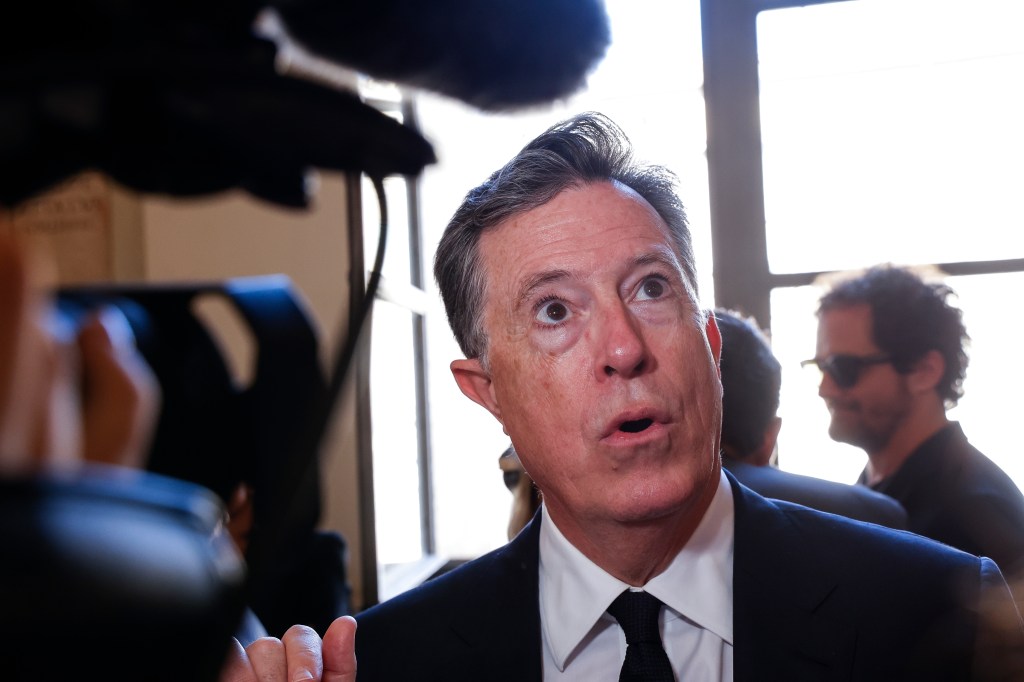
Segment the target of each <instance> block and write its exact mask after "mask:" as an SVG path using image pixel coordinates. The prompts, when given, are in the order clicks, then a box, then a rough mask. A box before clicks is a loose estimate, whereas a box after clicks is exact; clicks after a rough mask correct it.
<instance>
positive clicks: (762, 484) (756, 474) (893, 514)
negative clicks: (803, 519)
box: [724, 461, 907, 529]
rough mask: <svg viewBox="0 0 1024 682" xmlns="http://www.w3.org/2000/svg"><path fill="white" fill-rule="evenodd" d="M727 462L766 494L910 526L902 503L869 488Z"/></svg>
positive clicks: (873, 520) (742, 480)
mask: <svg viewBox="0 0 1024 682" xmlns="http://www.w3.org/2000/svg"><path fill="white" fill-rule="evenodd" d="M724 463H725V466H726V467H727V468H728V470H729V471H730V472H732V473H733V475H735V477H736V479H737V480H738V481H739V482H740V483H742V484H743V485H745V486H747V487H748V488H750V489H751V490H753V491H755V492H757V493H758V494H760V495H763V496H764V497H769V498H773V499H778V500H785V501H787V502H794V503H796V504H801V505H804V506H807V507H811V508H812V509H818V510H820V511H825V512H830V513H832V514H839V515H841V516H846V517H849V518H851V519H856V520H858V521H867V522H869V523H877V524H879V525H882V526H888V527H889V528H900V529H905V528H906V527H907V512H906V510H904V509H903V506H902V505H901V504H900V503H899V502H897V501H896V500H895V499H893V498H891V497H889V496H888V495H883V494H881V493H878V492H875V491H873V490H871V489H869V488H865V487H863V486H854V485H846V484H843V483H836V482H835V481H827V480H824V479H820V478H815V477H813V476H802V475H800V474H794V473H792V472H788V471H781V470H779V469H776V468H774V467H760V466H754V465H751V464H747V463H745V462H738V461H725V462H724Z"/></svg>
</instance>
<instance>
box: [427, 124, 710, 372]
mask: <svg viewBox="0 0 1024 682" xmlns="http://www.w3.org/2000/svg"><path fill="white" fill-rule="evenodd" d="M607 180H616V181H618V182H620V183H622V184H624V185H626V186H628V187H630V188H631V189H633V190H634V191H635V192H636V193H637V194H639V195H640V196H641V197H643V198H644V199H645V200H646V201H647V203H649V204H650V205H651V206H652V207H653V208H654V210H655V211H657V213H658V214H659V215H660V216H661V218H662V219H663V220H664V221H665V224H666V225H667V226H668V229H669V232H670V234H671V237H672V241H673V245H674V248H675V250H676V255H677V257H678V258H679V261H680V263H681V264H682V266H683V271H684V273H685V275H686V277H687V279H688V280H689V283H690V285H691V286H692V287H693V291H694V297H695V298H696V291H697V277H696V271H695V265H694V257H693V245H692V240H691V237H690V230H689V227H688V225H687V222H686V213H685V211H684V209H683V205H682V202H681V201H680V199H679V196H678V194H677V193H676V186H675V185H676V178H675V176H674V175H673V174H672V173H671V172H670V171H668V170H667V169H665V168H664V167H661V166H652V165H640V164H638V163H637V162H636V161H635V160H634V158H633V154H632V151H631V148H630V144H629V140H628V139H627V138H626V135H625V133H623V132H622V130H621V129H620V128H619V127H618V126H617V125H615V124H614V123H613V122H612V121H611V120H609V119H608V118H606V117H605V116H603V115H601V114H597V113H593V112H588V113H583V114H579V115H577V116H575V117H573V118H571V119H568V120H566V121H563V122H562V123H559V124H557V125H554V126H552V127H551V128H549V129H548V130H547V131H546V132H544V133H543V134H541V135H540V136H538V137H537V138H535V139H534V140H533V141H532V142H530V143H529V144H528V145H527V146H526V147H524V148H523V149H522V150H521V151H520V152H519V153H518V154H517V155H516V156H515V157H514V158H513V159H512V160H511V161H509V162H508V163H507V164H505V166H503V167H502V168H500V169H498V170H497V171H495V172H494V173H493V174H491V176H490V177H489V178H488V179H487V180H486V181H485V182H484V183H483V184H481V185H480V186H479V187H476V188H475V189H473V190H471V191H470V192H469V193H468V194H467V195H466V197H465V199H464V200H463V202H462V204H461V205H460V206H459V208H458V209H457V210H456V212H455V215H454V216H453V217H452V219H451V220H450V221H449V223H448V227H447V228H446V230H445V232H444V236H443V237H442V238H441V242H440V244H439V245H438V248H437V254H436V257H435V260H434V277H435V279H436V281H437V284H438V287H439V289H440V292H441V297H442V299H443V300H444V305H445V310H446V311H447V314H448V322H449V324H450V325H451V327H452V331H453V332H454V334H455V338H456V340H457V341H458V343H459V347H460V348H461V349H462V352H463V353H464V354H465V355H466V357H467V358H480V359H481V360H482V361H483V362H484V364H485V365H486V364H487V343H488V340H487V335H486V334H485V332H484V330H483V322H482V317H481V316H482V311H483V300H484V292H485V291H486V288H487V278H486V275H485V273H484V272H483V268H482V266H481V263H480V253H479V248H478V246H479V241H480V237H481V235H482V234H483V233H484V232H485V231H487V230H490V229H491V228H494V227H495V226H497V225H499V224H502V223H504V222H506V221H508V220H509V219H511V218H513V217H515V216H516V215H520V214H522V213H525V212H527V211H529V210H530V209H533V208H536V207H538V206H541V205H543V204H546V203H547V202H549V201H550V200H551V199H553V198H554V197H555V196H556V195H558V194H559V193H561V192H562V191H564V190H565V189H568V188H570V187H581V186H583V185H587V184H591V183H595V182H601V181H607Z"/></svg>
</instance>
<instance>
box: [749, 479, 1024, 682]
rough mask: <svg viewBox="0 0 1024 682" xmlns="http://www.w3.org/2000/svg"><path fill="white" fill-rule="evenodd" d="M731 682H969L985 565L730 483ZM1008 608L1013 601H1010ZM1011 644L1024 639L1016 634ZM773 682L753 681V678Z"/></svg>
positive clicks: (988, 581) (988, 569) (990, 578)
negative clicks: (839, 681) (838, 678)
mask: <svg viewBox="0 0 1024 682" xmlns="http://www.w3.org/2000/svg"><path fill="white" fill-rule="evenodd" d="M734 500H735V509H736V539H735V549H734V600H735V604H736V609H737V610H736V617H735V620H734V629H735V633H734V646H735V652H736V657H737V658H736V679H737V680H739V679H773V680H774V679H832V677H831V676H833V675H835V674H837V671H844V672H843V675H844V679H854V680H875V679H900V680H933V679H972V677H971V675H972V670H973V666H974V665H975V647H976V644H977V640H978V636H979V627H980V626H979V617H978V614H979V610H980V609H981V607H982V604H983V599H982V590H983V588H985V587H988V586H989V585H992V586H993V587H994V588H998V589H999V590H1001V600H1002V603H1004V604H1006V603H1008V597H1009V593H1008V591H1007V590H1006V589H1005V582H1003V580H1002V576H1001V575H1000V574H999V572H998V569H997V568H996V567H995V566H994V564H992V562H990V561H987V560H982V559H979V558H978V557H975V556H972V555H970V554H967V553H965V552H961V551H959V550H956V549H953V548H951V547H948V546H946V545H943V544H941V543H939V542H935V541H933V540H930V539H927V538H924V537H921V536H918V535H915V534H913V533H909V532H906V531H899V530H893V529H889V528H884V527H881V526H877V525H873V524H867V523H861V522H857V521H853V520H851V519H848V518H845V517H842V516H838V515H834V514H828V513H824V512H819V511H817V510H812V509H809V508H806V507H803V506H800V505H795V504H791V503H786V502H782V501H776V500H768V499H765V498H763V497H761V496H759V495H757V494H756V493H753V492H752V491H750V490H749V489H745V488H743V487H742V486H734ZM1009 605H1010V607H1011V609H1012V603H1010V604H1009ZM1014 637H1016V639H1015V640H1014V646H1016V647H1018V648H1019V647H1020V645H1021V641H1022V639H1021V633H1020V632H1019V631H1016V632H1015V633H1014ZM764 670H772V671H778V674H774V673H773V675H772V676H769V677H766V678H761V677H758V676H757V674H756V673H757V672H758V671H764Z"/></svg>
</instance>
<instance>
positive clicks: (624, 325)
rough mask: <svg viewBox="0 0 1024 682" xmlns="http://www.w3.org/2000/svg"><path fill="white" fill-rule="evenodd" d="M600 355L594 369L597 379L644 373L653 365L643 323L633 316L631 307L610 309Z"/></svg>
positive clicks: (603, 321) (601, 331)
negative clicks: (645, 339) (642, 326)
mask: <svg viewBox="0 0 1024 682" xmlns="http://www.w3.org/2000/svg"><path fill="white" fill-rule="evenodd" d="M598 333H599V335H600V336H599V339H600V340H599V346H598V356H597V358H596V363H595V368H594V369H595V370H596V373H597V374H598V378H603V377H612V376H616V375H618V376H622V377H626V378H628V377H632V376H636V375H638V374H642V373H643V372H644V371H645V370H646V369H647V367H648V365H649V364H650V356H649V351H648V348H647V344H646V342H645V341H644V335H643V330H642V328H641V325H640V321H639V320H637V319H636V317H634V316H633V315H632V314H630V311H629V308H628V306H626V305H625V304H619V305H616V306H612V307H610V309H609V310H608V311H607V312H606V313H605V314H604V315H602V319H601V328H600V329H599V331H598Z"/></svg>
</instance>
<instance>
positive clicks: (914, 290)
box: [818, 264, 970, 408]
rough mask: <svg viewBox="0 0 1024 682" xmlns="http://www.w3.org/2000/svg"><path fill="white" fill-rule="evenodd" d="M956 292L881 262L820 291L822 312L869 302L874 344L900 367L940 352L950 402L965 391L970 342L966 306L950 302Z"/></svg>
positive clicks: (904, 368)
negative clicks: (965, 324) (944, 368)
mask: <svg viewBox="0 0 1024 682" xmlns="http://www.w3.org/2000/svg"><path fill="white" fill-rule="evenodd" d="M955 296H956V294H955V292H954V291H953V290H952V289H951V288H950V287H949V286H947V285H945V284H941V283H929V282H925V281H924V280H922V279H921V278H920V277H919V276H918V275H917V274H915V273H914V272H912V271H911V270H909V269H907V268H901V267H897V266H894V265H891V264H886V265H877V266H875V267H872V268H870V269H869V270H867V271H866V272H865V273H864V274H862V275H860V276H858V277H854V278H852V279H847V280H844V281H842V282H839V283H838V284H836V285H835V286H834V287H833V288H832V289H831V290H830V291H829V292H827V293H826V294H825V295H824V296H822V297H821V300H820V301H819V303H818V315H821V313H822V312H825V311H828V310H835V309H836V308H846V307H849V306H853V305H860V304H867V305H868V306H870V308H871V320H872V329H871V333H872V338H873V339H874V342H875V345H877V346H878V347H879V348H880V349H882V351H883V352H885V353H887V354H888V355H890V356H891V357H892V363H893V367H895V368H896V371H898V372H901V373H906V372H909V371H910V370H911V369H912V368H913V366H914V364H915V363H916V362H917V361H918V360H920V359H921V358H922V357H924V355H925V353H927V352H929V351H932V350H936V351H938V352H939V353H941V354H942V358H943V360H945V362H946V370H945V373H944V374H943V375H942V380H941V381H940V382H939V384H938V385H937V386H936V390H938V392H939V395H940V396H942V399H943V400H944V401H945V404H946V407H947V408H950V407H953V406H954V405H956V404H957V401H958V400H959V399H960V398H961V397H963V394H964V391H963V381H964V376H965V375H966V373H967V351H966V346H967V345H968V344H969V342H970V337H969V336H968V335H967V330H966V328H965V327H964V323H963V319H962V318H963V314H962V312H961V311H960V309H959V308H957V307H955V306H953V305H951V304H950V303H949V299H950V298H951V297H955Z"/></svg>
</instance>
